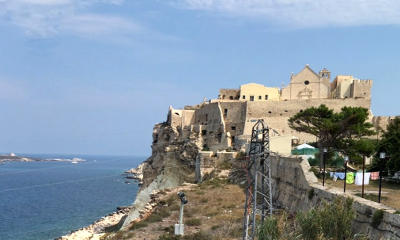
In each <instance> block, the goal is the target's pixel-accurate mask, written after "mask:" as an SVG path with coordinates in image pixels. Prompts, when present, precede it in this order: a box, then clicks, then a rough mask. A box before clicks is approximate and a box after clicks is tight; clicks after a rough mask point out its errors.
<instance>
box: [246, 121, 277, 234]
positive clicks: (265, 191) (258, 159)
mask: <svg viewBox="0 0 400 240" xmlns="http://www.w3.org/2000/svg"><path fill="white" fill-rule="evenodd" d="M269 156H270V150H269V128H268V126H266V125H265V124H264V121H263V120H258V121H257V123H256V124H255V125H254V126H253V129H252V134H251V140H250V147H249V153H248V158H247V161H246V171H247V189H246V202H245V205H244V228H243V240H254V239H255V236H256V234H257V227H258V226H260V225H262V224H263V222H264V219H265V217H266V216H267V215H271V214H272V186H271V160H270V157H269Z"/></svg>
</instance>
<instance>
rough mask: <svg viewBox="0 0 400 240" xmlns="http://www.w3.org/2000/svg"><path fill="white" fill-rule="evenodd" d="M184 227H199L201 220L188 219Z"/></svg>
mask: <svg viewBox="0 0 400 240" xmlns="http://www.w3.org/2000/svg"><path fill="white" fill-rule="evenodd" d="M185 223H186V225H187V226H200V225H201V219H198V218H190V219H188V220H186V222H185Z"/></svg>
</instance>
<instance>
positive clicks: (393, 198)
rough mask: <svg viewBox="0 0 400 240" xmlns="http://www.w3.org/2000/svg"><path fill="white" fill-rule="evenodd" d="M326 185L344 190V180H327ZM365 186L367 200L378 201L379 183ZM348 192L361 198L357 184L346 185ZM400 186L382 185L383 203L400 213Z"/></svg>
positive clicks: (384, 183) (373, 182)
mask: <svg viewBox="0 0 400 240" xmlns="http://www.w3.org/2000/svg"><path fill="white" fill-rule="evenodd" d="M326 183H327V184H328V185H330V186H334V187H336V188H339V189H343V180H338V181H337V182H334V181H332V180H331V179H330V178H328V179H327V181H326ZM369 183H370V184H369V185H365V186H364V187H365V194H364V196H365V198H366V199H368V200H371V201H375V202H377V201H378V191H379V181H370V182H369ZM346 192H349V193H353V194H355V195H357V196H361V195H360V193H361V186H358V185H355V184H346ZM398 199H400V184H393V183H386V182H383V183H382V195H381V203H382V204H385V205H386V206H389V207H392V208H394V209H396V210H399V211H400V201H398Z"/></svg>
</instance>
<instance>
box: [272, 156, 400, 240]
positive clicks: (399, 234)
mask: <svg viewBox="0 0 400 240" xmlns="http://www.w3.org/2000/svg"><path fill="white" fill-rule="evenodd" d="M271 174H272V179H273V183H272V186H273V189H272V191H273V202H274V204H275V207H281V208H284V209H287V210H288V211H290V212H298V211H307V210H310V209H311V208H313V207H316V206H318V205H319V204H320V203H321V201H323V200H325V201H329V202H330V201H333V200H334V199H335V198H336V197H338V196H346V197H351V198H352V199H354V203H353V209H354V211H355V214H356V218H355V220H354V224H353V228H354V229H353V231H354V232H356V233H363V234H367V235H368V239H400V214H394V212H395V209H393V208H390V207H387V206H385V205H383V204H379V203H377V202H373V201H369V200H366V199H363V198H360V197H358V196H354V195H350V194H344V193H343V190H342V189H337V188H334V187H328V186H326V187H323V186H322V185H321V183H319V182H318V180H317V178H316V177H315V175H314V173H313V172H311V171H310V165H309V164H308V161H306V160H303V159H301V158H293V157H282V156H272V159H271ZM377 210H384V215H383V219H382V221H381V223H380V224H379V226H377V227H373V226H372V224H371V223H372V216H373V214H374V213H375V211H377Z"/></svg>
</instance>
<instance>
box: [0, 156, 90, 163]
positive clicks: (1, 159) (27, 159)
mask: <svg viewBox="0 0 400 240" xmlns="http://www.w3.org/2000/svg"><path fill="white" fill-rule="evenodd" d="M6 162H71V163H80V162H85V160H84V159H81V158H72V159H64V158H46V159H44V158H38V157H30V156H17V155H16V154H15V153H10V154H7V155H4V154H3V155H0V164H2V163H6Z"/></svg>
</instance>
